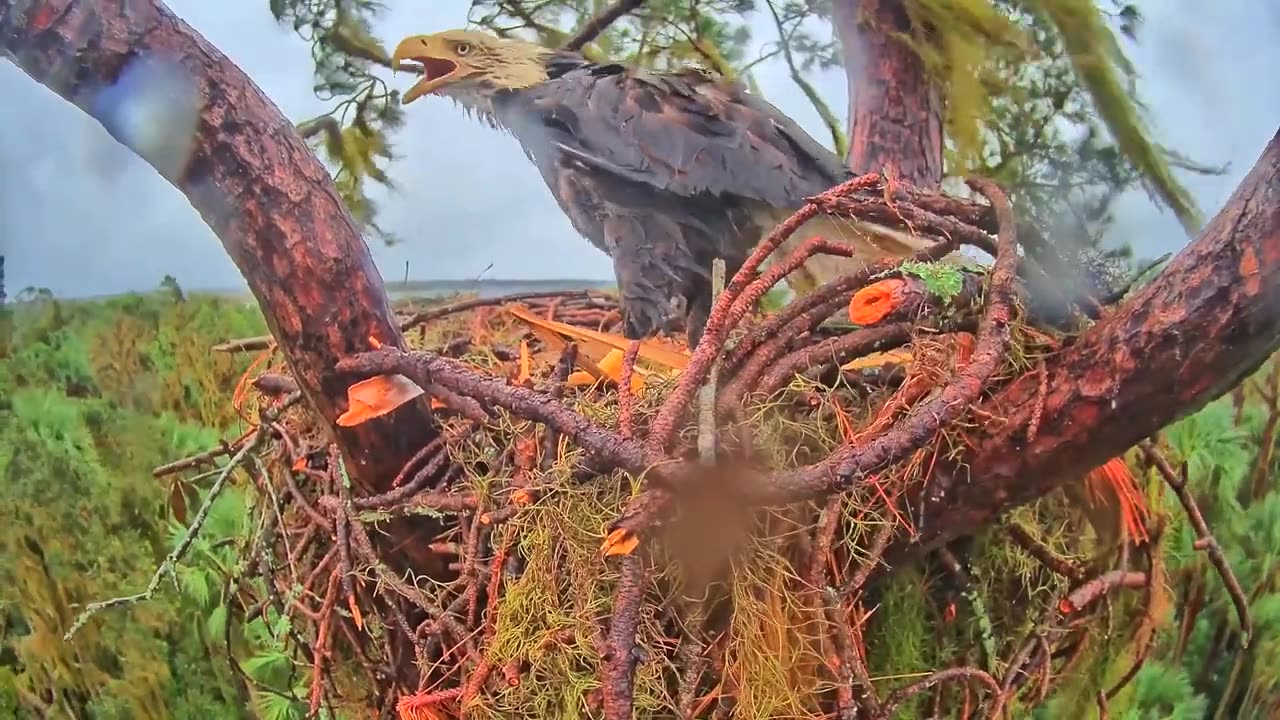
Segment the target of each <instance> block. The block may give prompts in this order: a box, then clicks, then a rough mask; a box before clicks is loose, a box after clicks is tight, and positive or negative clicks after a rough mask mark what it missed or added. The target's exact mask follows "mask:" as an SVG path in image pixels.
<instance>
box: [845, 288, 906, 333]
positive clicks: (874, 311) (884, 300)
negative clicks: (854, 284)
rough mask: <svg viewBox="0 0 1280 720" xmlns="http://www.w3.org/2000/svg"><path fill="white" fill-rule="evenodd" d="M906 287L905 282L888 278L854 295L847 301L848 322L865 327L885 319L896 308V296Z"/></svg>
mask: <svg viewBox="0 0 1280 720" xmlns="http://www.w3.org/2000/svg"><path fill="white" fill-rule="evenodd" d="M906 285H907V283H906V281H905V280H900V279H898V278H890V279H888V280H881V281H880V282H878V283H873V284H871V285H868V286H866V287H864V288H862V289H861V290H859V291H858V292H856V293H854V294H853V299H851V300H850V301H849V321H850V322H852V323H854V324H855V325H861V326H863V327H866V326H868V325H875V324H876V323H878V322H880V321H881V320H883V319H885V317H887V316H888V315H889V313H891V312H893V309H894V308H895V307H897V306H898V296H899V294H900V293H901V292H902V290H903V288H905V287H906Z"/></svg>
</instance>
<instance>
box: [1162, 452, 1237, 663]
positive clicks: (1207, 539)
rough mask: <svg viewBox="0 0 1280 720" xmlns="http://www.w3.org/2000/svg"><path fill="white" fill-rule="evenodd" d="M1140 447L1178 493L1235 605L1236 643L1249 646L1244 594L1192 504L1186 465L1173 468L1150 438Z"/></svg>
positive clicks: (1219, 548) (1202, 518) (1206, 525)
mask: <svg viewBox="0 0 1280 720" xmlns="http://www.w3.org/2000/svg"><path fill="white" fill-rule="evenodd" d="M1138 447H1139V448H1141V449H1142V454H1143V455H1144V456H1145V457H1146V458H1147V461H1148V462H1150V463H1151V464H1152V465H1153V466H1154V467H1155V469H1156V472H1158V473H1160V477H1162V478H1164V482H1165V484H1166V485H1168V486H1169V488H1170V489H1172V490H1173V492H1174V494H1175V495H1177V496H1178V502H1180V503H1182V509H1183V511H1184V512H1186V514H1187V520H1188V521H1189V522H1190V523H1191V528H1192V529H1193V530H1194V531H1195V533H1196V537H1197V538H1199V541H1198V542H1197V543H1196V547H1197V548H1199V549H1203V550H1204V551H1205V553H1206V554H1208V556H1209V562H1210V563H1211V564H1212V565H1213V568H1214V569H1215V570H1217V571H1218V575H1219V577H1221V578H1222V584H1223V585H1225V586H1226V588H1227V593H1228V594H1229V595H1230V596H1231V602H1232V603H1233V604H1234V605H1235V608H1236V616H1237V617H1238V618H1239V620H1240V647H1241V648H1247V647H1249V639H1250V636H1251V635H1252V634H1253V621H1252V620H1251V619H1250V616H1249V601H1248V600H1247V599H1246V598H1245V594H1244V590H1243V589H1242V588H1241V587H1240V581H1239V580H1237V579H1236V575H1235V573H1234V572H1232V571H1231V564H1230V563H1228V562H1227V556H1226V555H1225V554H1224V553H1223V552H1222V546H1221V545H1219V544H1218V540H1217V539H1216V538H1215V537H1214V536H1213V533H1211V532H1209V524H1208V523H1206V522H1205V520H1204V515H1203V514H1202V513H1201V512H1200V506H1199V505H1197V504H1196V500H1195V497H1194V496H1193V495H1192V493H1191V490H1190V489H1189V488H1188V487H1187V466H1186V464H1185V463H1184V464H1183V466H1182V472H1181V473H1177V472H1174V469H1173V467H1172V466H1171V465H1170V464H1169V461H1168V460H1166V459H1165V457H1164V455H1162V454H1161V453H1160V451H1159V450H1157V449H1156V446H1155V445H1154V444H1152V442H1151V441H1150V440H1143V441H1142V442H1141V443H1139V445H1138Z"/></svg>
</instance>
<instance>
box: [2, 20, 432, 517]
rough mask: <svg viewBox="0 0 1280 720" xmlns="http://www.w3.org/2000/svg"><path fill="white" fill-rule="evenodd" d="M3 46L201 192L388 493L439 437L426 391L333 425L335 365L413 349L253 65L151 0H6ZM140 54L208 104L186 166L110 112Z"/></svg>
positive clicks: (365, 252) (298, 360)
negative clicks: (391, 408)
mask: <svg viewBox="0 0 1280 720" xmlns="http://www.w3.org/2000/svg"><path fill="white" fill-rule="evenodd" d="M0 51H3V53H4V55H5V56H6V58H7V59H9V60H11V61H12V62H14V63H15V64H16V65H17V66H18V67H20V68H21V69H22V70H23V71H25V72H26V73H27V74H28V75H29V76H31V78H32V79H34V80H35V81H36V82H39V83H40V84H41V85H44V86H45V87H46V88H48V89H49V90H51V91H53V92H55V93H57V94H58V95H59V96H61V97H62V98H63V99H64V100H67V101H68V102H70V103H72V104H74V105H75V106H76V107H78V108H80V109H81V110H83V111H84V112H85V113H87V114H89V115H90V116H93V117H95V119H97V120H98V121H99V122H100V123H102V124H103V126H104V127H105V128H106V129H107V131H108V132H110V133H112V135H113V136H114V137H116V139H117V140H119V141H120V142H121V143H122V144H124V145H126V146H127V147H130V148H131V149H133V150H135V152H139V154H140V155H142V156H143V158H144V159H147V160H148V162H150V163H151V164H152V166H153V167H155V168H156V169H157V171H159V172H160V173H161V175H162V176H164V177H165V178H166V179H167V180H169V181H170V182H171V183H172V184H173V185H174V186H175V187H177V188H178V189H179V190H180V191H181V192H182V193H183V194H184V195H185V196H186V197H187V199H188V200H190V201H191V204H192V205H193V206H194V207H195V208H196V210H197V211H199V213H200V216H201V217H202V218H204V221H205V222H206V223H208V225H209V227H210V228H212V229H213V231H214V232H215V233H216V234H217V236H218V238H219V239H220V240H221V241H222V244H223V246H224V247H225V248H226V251H227V253H228V254H229V255H230V256H231V258H232V260H234V261H235V264H236V266H237V267H238V268H239V269H240V272H241V273H242V274H243V275H244V277H245V279H246V280H247V281H248V285H249V289H250V290H251V291H252V292H253V295H254V297H255V298H257V301H258V304H259V305H260V306H261V308H262V311H263V313H264V315H265V316H266V321H267V325H268V327H269V328H270V330H271V334H272V335H273V336H274V337H275V339H276V340H277V342H278V343H279V344H280V348H281V350H282V351H283V353H284V355H285V357H286V358H287V360H288V363H289V366H290V369H291V370H292V371H293V376H294V378H295V379H296V380H297V381H298V385H299V387H300V388H301V390H302V391H303V393H304V395H305V397H306V399H307V400H308V401H309V402H310V404H311V405H312V407H314V408H315V410H316V411H317V412H318V413H319V415H320V416H321V417H322V418H323V419H324V420H325V421H326V422H327V423H328V426H329V429H330V431H331V432H332V433H333V435H334V437H335V438H336V440H337V443H338V445H339V447H340V448H341V449H342V451H343V454H344V456H345V458H346V461H347V464H348V471H349V472H350V474H351V475H352V477H353V479H354V480H355V481H356V482H358V483H360V484H362V485H364V486H366V487H368V488H369V489H370V490H371V491H374V492H377V491H381V490H385V489H386V485H388V484H389V483H390V482H391V480H392V479H393V478H394V477H395V475H396V472H397V471H398V470H399V469H400V467H401V465H403V464H404V462H405V461H406V460H408V459H409V458H410V457H411V456H412V455H413V453H414V452H415V451H416V450H418V449H419V448H421V447H422V446H423V445H424V444H425V443H426V442H427V441H428V440H429V439H430V438H431V437H432V436H433V434H434V432H435V431H434V429H433V428H434V425H433V423H432V418H431V414H430V409H429V406H428V405H427V399H426V398H421V399H419V401H417V402H413V403H409V404H406V405H404V406H402V407H401V408H399V409H397V410H396V411H395V412H394V413H391V414H390V415H388V416H384V417H383V418H380V419H378V420H376V421H373V422H369V423H365V424H363V425H361V426H359V427H357V428H352V429H347V428H339V427H337V426H336V425H335V423H334V421H335V419H336V418H337V417H338V416H339V415H340V414H342V412H343V411H345V410H346V386H347V381H346V380H345V379H344V378H342V377H340V376H338V375H337V374H336V373H335V372H334V370H333V368H334V366H335V365H336V363H337V361H338V360H339V359H341V358H342V357H345V356H348V355H352V354H354V353H357V352H361V351H364V350H368V349H369V338H370V337H374V338H376V339H377V340H378V341H380V342H382V343H383V344H385V345H388V346H394V347H404V338H403V337H402V335H401V333H400V330H399V328H398V327H397V325H396V322H395V319H394V317H393V316H392V313H391V308H390V305H389V302H388V300H387V296H386V293H385V292H384V289H383V285H382V278H381V277H380V276H379V274H378V271H377V268H376V267H375V266H374V263H373V258H372V256H371V255H370V253H369V249H368V247H367V246H366V245H365V243H364V240H363V239H362V238H361V236H360V233H359V231H358V229H357V227H356V225H355V224H354V223H353V221H352V219H351V217H350V215H349V214H348V213H347V211H346V209H345V208H344V206H343V204H342V201H341V200H340V199H339V198H338V195H337V193H336V192H335V190H334V188H333V185H332V183H331V182H330V181H329V177H328V173H327V172H326V171H325V169H324V167H323V166H322V165H321V164H320V161H319V160H318V159H317V158H316V156H315V154H314V153H312V152H311V150H310V149H309V148H308V147H307V146H306V144H305V143H304V142H303V140H302V139H301V138H300V137H299V136H298V134H297V133H296V132H295V131H294V128H293V124H292V123H290V122H289V120H288V119H286V118H285V117H284V115H282V114H281V112H280V110H279V109H278V108H276V106H275V105H274V104H272V103H271V101H270V100H268V99H267V98H266V97H265V96H264V95H263V94H262V91H261V90H260V89H259V88H258V87H257V86H256V85H255V84H254V83H253V81H252V80H250V79H249V77H248V76H246V75H245V74H244V72H242V71H241V70H240V69H239V68H238V67H236V66H235V65H234V64H233V63H232V62H231V61H230V60H228V59H227V58H226V57H225V56H224V55H223V54H222V53H220V52H219V51H218V50H217V49H216V48H214V47H213V46H212V45H210V44H209V43H208V42H206V41H205V40H204V38H202V37H201V36H200V35H199V34H198V33H196V32H195V31H194V30H192V29H191V28H190V27H189V26H188V25H187V24H186V23H184V22H183V21H182V20H180V19H179V18H177V17H175V16H174V15H173V14H172V13H171V12H170V11H169V10H168V9H167V8H166V7H164V5H162V4H161V3H159V2H154V1H153V0H121V1H119V2H111V3H107V2H92V1H90V0H0ZM138 59H143V60H148V61H152V60H153V61H158V62H159V63H162V64H164V65H165V66H166V67H171V68H174V69H175V70H179V71H180V72H182V73H185V75H186V77H187V78H188V79H189V81H190V82H191V83H192V84H193V85H194V91H195V94H196V97H198V98H199V100H201V101H202V102H203V108H202V109H201V110H200V111H199V112H200V114H199V118H198V121H197V123H196V126H195V130H194V134H195V137H194V143H193V144H192V146H191V148H190V152H189V154H184V156H183V159H184V161H182V162H177V163H171V162H169V160H172V159H173V156H172V155H169V156H164V157H163V158H161V156H157V155H154V154H153V155H151V156H150V157H149V156H148V154H147V151H146V148H141V149H140V148H139V147H136V146H137V145H139V144H140V143H142V142H144V140H143V139H140V137H139V136H138V134H137V130H138V129H137V128H130V127H128V125H127V123H122V122H121V121H120V119H119V118H118V117H115V116H112V115H110V114H109V111H108V110H107V108H108V107H109V106H108V105H107V104H106V103H105V101H104V98H107V97H112V96H114V97H116V98H119V97H122V91H123V90H126V89H131V90H137V89H139V88H137V87H134V88H122V87H121V83H120V79H121V74H122V73H123V72H125V70H126V68H128V67H130V64H131V63H135V62H136V61H137V60H138ZM124 85H128V83H127V82H126V83H124ZM112 94H114V95H112ZM153 129H154V128H147V131H151V130H153ZM131 143H132V145H131ZM157 158H159V159H162V160H164V161H163V162H160V161H159V160H158V159H157ZM69 201H71V202H74V198H71V199H69Z"/></svg>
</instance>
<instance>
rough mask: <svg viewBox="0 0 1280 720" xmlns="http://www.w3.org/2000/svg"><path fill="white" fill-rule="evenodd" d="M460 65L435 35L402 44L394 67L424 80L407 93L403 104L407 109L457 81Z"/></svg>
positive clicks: (415, 37)
mask: <svg viewBox="0 0 1280 720" xmlns="http://www.w3.org/2000/svg"><path fill="white" fill-rule="evenodd" d="M405 61H408V62H405ZM458 61H459V58H458V57H457V56H455V55H454V54H453V52H452V51H450V50H449V49H448V48H447V46H446V45H445V43H443V42H440V41H439V38H437V37H436V36H435V35H413V36H411V37H407V38H405V39H404V40H401V41H400V44H399V45H397V46H396V49H395V52H393V53H392V54H391V67H392V68H394V69H395V70H408V71H410V72H418V73H421V74H422V79H421V80H419V81H418V82H417V83H415V84H414V85H413V87H411V88H409V89H408V90H407V91H405V93H404V95H403V96H402V97H401V99H400V102H401V103H402V104H404V105H408V104H409V103H411V102H413V101H414V100H416V99H418V98H420V97H422V96H423V95H426V94H428V93H432V92H435V90H436V89H438V88H440V87H441V86H443V85H447V84H448V83H450V82H452V81H454V80H456V79H457V78H458V76H459V75H460V73H459V69H460V68H459V62H458Z"/></svg>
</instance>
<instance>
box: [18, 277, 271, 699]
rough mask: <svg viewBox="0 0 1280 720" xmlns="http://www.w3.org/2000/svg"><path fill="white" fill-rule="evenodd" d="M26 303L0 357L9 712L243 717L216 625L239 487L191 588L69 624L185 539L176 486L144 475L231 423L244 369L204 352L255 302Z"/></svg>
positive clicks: (211, 534) (134, 584)
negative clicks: (177, 520)
mask: <svg viewBox="0 0 1280 720" xmlns="http://www.w3.org/2000/svg"><path fill="white" fill-rule="evenodd" d="M27 298H28V302H19V303H13V304H10V305H9V306H8V307H7V310H8V311H9V312H11V313H12V320H13V338H12V345H11V348H10V352H9V354H8V355H7V356H6V357H4V358H3V359H0V398H3V404H2V405H0V419H2V421H0V482H3V487H4V492H3V498H2V499H3V502H0V524H3V526H4V527H5V532H4V533H0V675H2V676H3V678H4V681H3V682H2V683H0V687H3V688H5V689H3V690H0V710H2V709H4V708H13V709H14V711H15V712H17V713H19V716H31V717H36V716H45V717H68V718H94V719H99V718H101V719H106V718H143V719H145V718H157V719H161V718H241V717H245V715H244V713H243V712H242V708H243V707H244V706H245V703H244V699H243V697H242V696H241V693H240V692H239V691H238V689H237V688H238V685H237V684H236V683H235V682H234V681H233V680H232V679H231V678H230V677H229V670H228V668H227V666H226V663H225V660H221V658H225V652H224V651H222V650H220V649H219V648H220V647H221V643H222V640H221V637H222V636H221V635H220V634H218V633H216V632H214V630H216V629H217V627H216V624H215V623H213V622H210V621H211V620H213V612H214V608H215V607H217V606H218V605H219V604H220V603H219V596H220V594H221V576H220V574H219V570H220V569H222V568H225V567H227V566H228V565H229V563H231V562H232V557H231V553H233V552H234V548H232V547H229V546H226V544H225V543H224V544H223V545H222V546H220V547H215V546H214V544H215V543H216V542H217V541H218V540H219V539H221V538H227V537H232V538H233V537H235V536H237V535H238V534H239V533H240V532H241V531H242V528H240V524H241V522H242V520H241V518H242V517H243V516H244V512H243V507H244V499H243V497H242V496H241V493H240V492H239V491H237V490H235V489H233V490H232V491H231V492H229V493H227V494H226V496H225V497H224V498H223V499H222V500H220V501H219V504H218V505H216V506H215V512H214V514H213V516H212V518H211V520H210V523H209V526H208V528H207V532H206V534H205V535H204V536H203V537H202V538H201V539H199V540H198V541H197V543H196V545H195V547H194V549H193V554H192V557H191V563H190V564H189V565H184V566H183V567H181V568H180V569H179V572H178V582H179V586H180V591H174V589H173V587H172V585H170V584H168V583H166V585H164V586H162V592H161V594H160V595H159V596H158V597H157V598H156V600H155V601H153V602H149V603H144V604H141V605H137V606H134V607H131V608H129V609H127V610H123V611H120V612H118V613H117V612H109V613H106V614H104V615H103V616H101V617H99V618H95V619H94V620H93V621H91V622H90V623H89V625H88V626H86V627H85V629H84V630H83V631H82V632H81V633H79V634H77V635H76V636H75V638H74V640H73V642H71V643H67V642H64V641H63V639H62V635H63V633H64V632H65V631H66V630H67V628H68V627H69V626H70V624H71V622H72V621H73V619H74V618H75V615H76V614H77V613H78V611H79V608H80V607H81V606H83V605H84V604H85V603H87V602H91V601H94V600H102V599H106V598H109V597H114V596H118V595H127V594H130V593H132V592H136V591H138V590H140V589H141V588H142V587H143V586H144V585H145V584H146V582H147V580H148V579H149V577H150V575H151V573H152V572H153V571H154V569H155V568H156V567H157V566H158V564H159V562H160V560H161V559H162V558H163V556H164V554H165V553H166V552H167V551H168V550H169V548H170V547H172V544H173V543H174V542H175V541H176V537H177V534H179V533H180V532H181V529H180V527H179V526H177V525H176V524H170V523H168V522H167V521H166V519H165V518H166V515H167V512H166V505H167V503H169V502H170V497H169V496H170V489H169V487H168V486H167V485H166V483H165V481H162V480H157V479H155V478H153V477H151V469H152V468H154V467H155V466H157V465H160V464H163V463H165V462H167V461H170V460H173V459H175V458H177V457H181V456H183V455H187V454H192V453H195V452H198V451H201V450H204V449H206V448H208V447H209V446H211V445H213V444H215V443H216V442H217V439H218V437H219V434H220V432H223V431H231V430H233V428H232V422H233V415H231V414H230V413H229V412H228V410H227V407H228V405H229V403H228V399H229V397H230V390H231V388H232V387H233V385H234V382H235V380H236V379H237V378H238V377H239V375H240V372H241V371H243V369H244V368H243V364H244V363H243V361H241V362H232V361H231V360H229V359H227V358H226V357H224V356H221V355H215V354H213V353H210V352H209V349H208V348H209V346H210V345H212V344H214V343H215V342H218V341H220V340H223V339H225V338H226V337H228V336H237V335H243V334H255V333H258V332H262V329H263V323H262V321H261V318H260V317H259V315H258V313H257V310H256V308H252V307H251V306H248V305H245V304H242V303H239V302H235V301H231V300H221V299H215V298H210V297H192V298H185V297H184V296H183V295H182V293H181V290H180V289H179V288H177V285H176V283H172V282H169V283H166V287H165V290H164V291H161V292H157V293H153V294H149V295H128V296H122V297H118V298H112V299H109V300H106V301H98V302H64V301H60V300H57V299H53V298H52V297H48V296H43V297H42V296H39V295H35V294H32V295H28V296H27ZM196 494H197V496H198V494H199V490H198V489H197V490H196ZM126 613H127V614H126ZM206 619H208V620H209V621H206ZM24 713H25V714H24ZM0 714H4V713H0ZM28 714H29V715H28ZM5 716H6V717H9V716H12V714H5Z"/></svg>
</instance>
